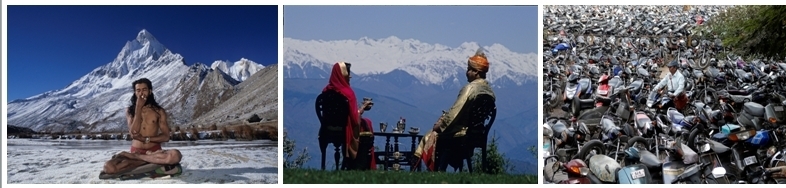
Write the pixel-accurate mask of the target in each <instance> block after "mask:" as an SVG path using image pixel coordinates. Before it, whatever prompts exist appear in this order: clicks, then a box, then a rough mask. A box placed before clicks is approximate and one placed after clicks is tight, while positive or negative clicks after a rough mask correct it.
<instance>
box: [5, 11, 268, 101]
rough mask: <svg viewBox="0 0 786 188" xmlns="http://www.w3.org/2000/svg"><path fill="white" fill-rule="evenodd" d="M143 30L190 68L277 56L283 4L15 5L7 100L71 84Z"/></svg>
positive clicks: (10, 15) (10, 22)
mask: <svg viewBox="0 0 786 188" xmlns="http://www.w3.org/2000/svg"><path fill="white" fill-rule="evenodd" d="M142 29H147V31H148V32H150V33H151V34H153V36H155V37H156V39H158V41H159V42H161V43H162V44H164V46H166V47H167V48H169V49H170V50H171V51H172V52H174V53H179V54H180V55H182V56H183V57H184V58H185V60H186V63H187V64H188V65H192V64H194V63H196V62H202V63H205V64H208V65H209V64H210V63H212V62H213V61H215V60H228V61H230V62H235V61H238V60H240V58H247V59H250V60H252V61H254V62H257V63H260V64H263V65H269V64H272V63H277V59H278V7H277V6H18V5H11V6H8V101H9V102H10V101H12V100H15V99H21V98H27V97H31V96H33V95H37V94H40V93H43V92H46V91H50V90H56V89H62V88H65V87H66V86H67V85H68V84H70V83H71V82H73V81H75V80H77V79H79V78H80V77H82V76H84V75H86V74H87V73H89V72H90V71H92V70H93V69H95V68H97V67H99V66H101V65H104V64H108V63H109V62H111V61H112V60H114V58H115V57H116V56H117V54H118V53H119V52H120V50H121V49H122V48H123V46H124V45H125V43H126V41H130V40H134V39H135V38H136V35H137V33H139V31H141V30H142Z"/></svg>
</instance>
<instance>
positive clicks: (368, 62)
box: [282, 36, 537, 85]
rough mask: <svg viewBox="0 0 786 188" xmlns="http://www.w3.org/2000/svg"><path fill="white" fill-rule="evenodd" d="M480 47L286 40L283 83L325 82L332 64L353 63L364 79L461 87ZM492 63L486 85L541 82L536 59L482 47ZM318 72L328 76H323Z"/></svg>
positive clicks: (407, 41) (501, 48) (390, 40)
mask: <svg viewBox="0 0 786 188" xmlns="http://www.w3.org/2000/svg"><path fill="white" fill-rule="evenodd" d="M479 47H480V46H479V45H478V44H477V43H475V42H465V43H463V44H461V45H460V46H458V47H449V46H445V45H441V44H428V43H423V42H420V41H418V40H415V39H404V40H402V39H399V38H397V37H395V36H391V37H388V38H383V39H370V38H367V37H363V38H360V39H359V40H336V41H323V40H319V41H316V40H310V41H305V40H298V39H292V38H284V64H283V65H282V66H283V69H282V71H283V72H284V78H310V77H314V76H317V78H324V77H327V76H329V73H330V68H331V66H332V64H333V63H335V62H338V61H345V62H350V63H352V72H353V73H354V74H358V75H361V76H364V75H380V74H386V73H390V72H392V71H394V70H402V71H404V72H406V73H408V74H410V75H412V76H414V77H415V78H417V79H418V80H419V81H420V82H421V83H422V84H435V85H440V84H442V83H444V82H454V81H459V80H458V79H461V78H463V77H464V76H463V73H464V72H465V71H466V67H467V58H469V57H470V56H472V55H473V54H474V53H475V51H477V49H478V48H479ZM483 48H484V49H485V51H486V56H487V57H488V59H489V62H490V66H489V73H488V75H487V76H488V77H487V79H488V80H489V81H491V82H494V81H495V80H498V79H501V78H508V79H510V80H511V81H513V82H514V83H515V84H517V85H521V84H522V83H525V82H527V81H535V79H537V77H536V75H537V54H536V53H527V54H524V53H517V52H512V51H510V50H508V49H507V48H505V46H503V45H501V44H493V45H491V46H484V47H483ZM314 71H325V72H324V73H322V74H318V73H314Z"/></svg>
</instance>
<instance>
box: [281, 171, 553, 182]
mask: <svg viewBox="0 0 786 188" xmlns="http://www.w3.org/2000/svg"><path fill="white" fill-rule="evenodd" d="M284 183H285V184H307V183H314V184H446V183H447V184H537V183H538V176H535V175H488V174H480V173H475V174H470V173H452V172H451V173H444V172H442V173H439V172H409V171H332V170H331V171H322V170H316V169H284Z"/></svg>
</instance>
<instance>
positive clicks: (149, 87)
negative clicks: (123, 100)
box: [128, 78, 162, 117]
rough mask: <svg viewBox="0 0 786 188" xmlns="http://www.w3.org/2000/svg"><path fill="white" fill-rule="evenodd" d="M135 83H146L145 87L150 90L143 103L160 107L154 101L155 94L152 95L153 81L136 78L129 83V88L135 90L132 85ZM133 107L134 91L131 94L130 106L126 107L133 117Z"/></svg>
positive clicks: (134, 105)
mask: <svg viewBox="0 0 786 188" xmlns="http://www.w3.org/2000/svg"><path fill="white" fill-rule="evenodd" d="M137 84H145V85H147V88H148V89H149V90H150V96H148V97H147V100H146V101H145V105H147V104H149V105H150V106H153V108H154V109H162V108H161V106H160V105H158V102H156V96H155V95H153V83H152V82H150V80H148V79H147V78H142V79H139V80H136V81H134V83H131V89H132V90H133V91H136V88H135V87H134V86H136V85H137ZM135 109H136V92H134V94H133V95H131V106H130V107H128V113H129V114H131V117H134V113H135V112H134V110H135Z"/></svg>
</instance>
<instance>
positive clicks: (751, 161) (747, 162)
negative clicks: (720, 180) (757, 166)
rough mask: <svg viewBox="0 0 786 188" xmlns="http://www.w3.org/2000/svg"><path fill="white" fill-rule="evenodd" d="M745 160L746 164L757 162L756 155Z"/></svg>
mask: <svg viewBox="0 0 786 188" xmlns="http://www.w3.org/2000/svg"><path fill="white" fill-rule="evenodd" d="M743 162H744V163H745V166H748V165H752V164H754V163H756V156H748V157H745V159H744V160H743Z"/></svg>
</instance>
